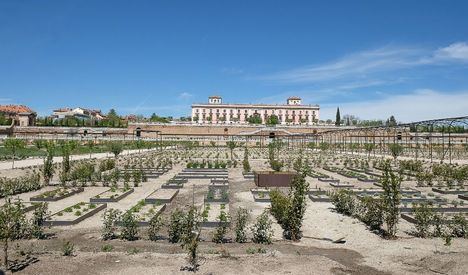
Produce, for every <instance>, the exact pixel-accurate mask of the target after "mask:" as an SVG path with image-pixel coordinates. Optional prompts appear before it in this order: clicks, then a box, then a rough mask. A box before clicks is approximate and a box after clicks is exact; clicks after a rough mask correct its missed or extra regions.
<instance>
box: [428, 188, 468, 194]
mask: <svg viewBox="0 0 468 275" xmlns="http://www.w3.org/2000/svg"><path fill="white" fill-rule="evenodd" d="M432 191H434V192H437V193H440V194H454V195H459V194H465V193H466V192H468V190H467V189H465V188H464V187H459V188H448V187H446V188H443V187H432Z"/></svg>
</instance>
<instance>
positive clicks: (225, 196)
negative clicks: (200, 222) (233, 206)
mask: <svg viewBox="0 0 468 275" xmlns="http://www.w3.org/2000/svg"><path fill="white" fill-rule="evenodd" d="M205 202H223V203H228V202H229V193H228V189H227V188H217V187H216V188H214V187H213V188H208V193H207V194H206V196H205Z"/></svg>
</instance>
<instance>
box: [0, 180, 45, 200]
mask: <svg viewBox="0 0 468 275" xmlns="http://www.w3.org/2000/svg"><path fill="white" fill-rule="evenodd" d="M41 187H42V185H41V183H40V175H39V174H32V175H26V176H21V177H17V178H0V197H6V196H11V195H16V194H20V193H24V192H29V191H35V190H39V189H40V188H41Z"/></svg>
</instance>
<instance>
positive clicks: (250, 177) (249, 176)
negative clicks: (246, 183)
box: [242, 172, 255, 179]
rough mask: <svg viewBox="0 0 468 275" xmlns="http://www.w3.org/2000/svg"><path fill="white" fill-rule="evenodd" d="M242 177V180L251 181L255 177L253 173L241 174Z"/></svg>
mask: <svg viewBox="0 0 468 275" xmlns="http://www.w3.org/2000/svg"><path fill="white" fill-rule="evenodd" d="M242 175H243V176H244V179H253V178H254V177H255V176H254V173H253V172H242Z"/></svg>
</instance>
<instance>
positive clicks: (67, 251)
mask: <svg viewBox="0 0 468 275" xmlns="http://www.w3.org/2000/svg"><path fill="white" fill-rule="evenodd" d="M74 252H75V245H74V244H72V243H71V242H70V241H66V242H65V243H64V244H63V245H62V255H63V256H73V254H74Z"/></svg>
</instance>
